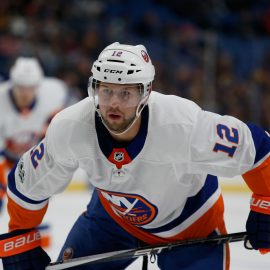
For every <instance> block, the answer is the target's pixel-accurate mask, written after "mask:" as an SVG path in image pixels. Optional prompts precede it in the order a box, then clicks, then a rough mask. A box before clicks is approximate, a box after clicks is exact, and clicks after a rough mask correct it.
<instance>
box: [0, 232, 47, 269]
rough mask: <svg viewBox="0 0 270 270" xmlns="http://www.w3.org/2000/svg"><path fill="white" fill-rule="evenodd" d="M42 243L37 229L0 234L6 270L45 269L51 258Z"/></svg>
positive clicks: (0, 245)
mask: <svg viewBox="0 0 270 270" xmlns="http://www.w3.org/2000/svg"><path fill="white" fill-rule="evenodd" d="M40 244H41V237H40V233H39V232H38V231H37V230H18V231H14V232H11V233H6V234H2V235H0V257H1V258H2V262H3V267H4V270H44V269H45V267H46V266H47V265H48V264H49V263H50V261H51V259H50V257H49V256H48V255H47V253H46V252H45V251H44V250H43V249H42V248H41V247H40Z"/></svg>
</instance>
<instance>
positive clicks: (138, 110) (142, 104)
mask: <svg viewBox="0 0 270 270" xmlns="http://www.w3.org/2000/svg"><path fill="white" fill-rule="evenodd" d="M148 98H149V95H147V96H146V97H144V98H143V99H142V100H141V101H140V103H139V104H138V106H137V109H136V114H135V117H134V119H133V120H132V122H131V123H130V124H129V126H128V127H127V128H126V129H125V130H124V131H122V132H115V131H113V130H111V129H110V128H109V127H108V125H107V124H106V123H105V121H104V119H103V117H102V115H101V112H100V110H99V109H98V107H97V106H96V111H97V113H98V115H99V117H100V119H101V122H102V124H103V125H104V126H105V128H106V129H107V130H108V131H109V132H110V133H111V134H113V135H115V136H121V135H123V134H125V133H126V132H128V131H129V130H130V129H131V127H133V125H134V124H135V122H136V121H137V120H138V119H139V117H140V115H141V113H142V110H143V109H144V107H145V106H146V104H147V100H148Z"/></svg>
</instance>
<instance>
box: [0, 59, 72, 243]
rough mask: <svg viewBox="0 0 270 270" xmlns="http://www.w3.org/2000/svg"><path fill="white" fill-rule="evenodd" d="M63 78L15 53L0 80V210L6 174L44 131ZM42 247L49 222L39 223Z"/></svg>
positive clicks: (63, 94) (62, 96)
mask: <svg viewBox="0 0 270 270" xmlns="http://www.w3.org/2000/svg"><path fill="white" fill-rule="evenodd" d="M67 94H68V92H67V89H66V86H65V84H64V82H62V81H61V80H58V79H56V78H47V77H44V75H43V70H42V68H41V66H40V64H39V62H38V60H37V59H36V58H32V57H31V58H30V57H28V58H27V57H19V58H17V60H16V62H15V64H14V65H13V66H12V67H11V69H10V80H9V81H6V82H3V83H1V84H0V210H1V206H2V204H3V197H4V195H5V191H6V182H7V174H8V172H9V171H10V169H11V168H12V166H14V164H15V163H16V162H18V160H19V158H20V157H21V155H22V154H23V153H24V152H25V151H27V150H29V149H30V148H31V147H33V146H34V145H36V144H37V143H38V142H39V141H40V140H41V139H42V138H43V137H44V135H45V132H46V129H47V127H48V125H49V122H50V120H51V119H52V117H53V116H54V115H55V114H56V113H57V112H58V111H59V110H61V109H63V108H64V107H65V105H66V102H67V100H68V96H67ZM40 228H41V231H42V236H43V237H42V239H43V247H45V246H48V245H49V242H50V236H49V225H48V224H43V225H42V226H41V227H40Z"/></svg>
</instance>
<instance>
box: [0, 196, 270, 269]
mask: <svg viewBox="0 0 270 270" xmlns="http://www.w3.org/2000/svg"><path fill="white" fill-rule="evenodd" d="M249 197H250V194H248V193H225V194H224V200H225V219H226V224H227V229H228V232H229V233H233V232H240V231H244V230H245V221H246V218H247V215H248V211H249ZM89 198H90V196H89V194H88V192H85V191H83V192H82V191H80V192H65V193H62V194H59V195H57V196H55V197H53V198H52V199H51V202H50V206H49V209H48V212H47V214H46V217H45V220H44V221H45V222H48V223H49V224H50V225H51V228H52V246H51V248H49V249H48V250H47V251H48V253H49V255H50V256H51V258H52V260H53V261H54V260H56V258H57V255H58V252H59V250H60V248H61V246H62V244H63V242H64V240H65V237H66V235H67V233H68V231H69V230H70V228H71V226H72V224H73V222H74V221H75V219H76V218H77V217H78V215H79V214H80V213H81V212H83V211H84V210H85V207H86V204H87V203H88V201H89ZM0 219H1V226H0V233H4V232H6V231H7V220H8V219H7V214H6V212H4V213H1V215H0ZM141 265H142V262H141V260H140V259H138V260H137V261H135V262H134V263H133V264H132V265H130V266H129V267H128V268H127V269H128V270H138V269H141ZM0 269H2V266H1V265H0ZM157 269H159V268H158V267H157V266H156V265H155V264H151V263H149V270H157ZM268 269H270V254H266V255H260V254H259V253H258V252H257V251H249V250H246V249H245V248H244V247H243V242H240V243H232V244H231V270H268Z"/></svg>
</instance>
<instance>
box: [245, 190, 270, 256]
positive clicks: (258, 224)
mask: <svg viewBox="0 0 270 270" xmlns="http://www.w3.org/2000/svg"><path fill="white" fill-rule="evenodd" d="M250 207H251V211H250V213H249V216H248V219H247V223H246V230H247V234H248V240H249V242H250V245H251V246H252V248H253V249H259V250H260V252H261V253H263V254H264V253H267V252H270V198H269V197H262V196H258V195H254V194H253V196H252V200H251V206H250ZM245 246H246V247H247V245H245ZM247 248H248V247H247Z"/></svg>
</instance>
